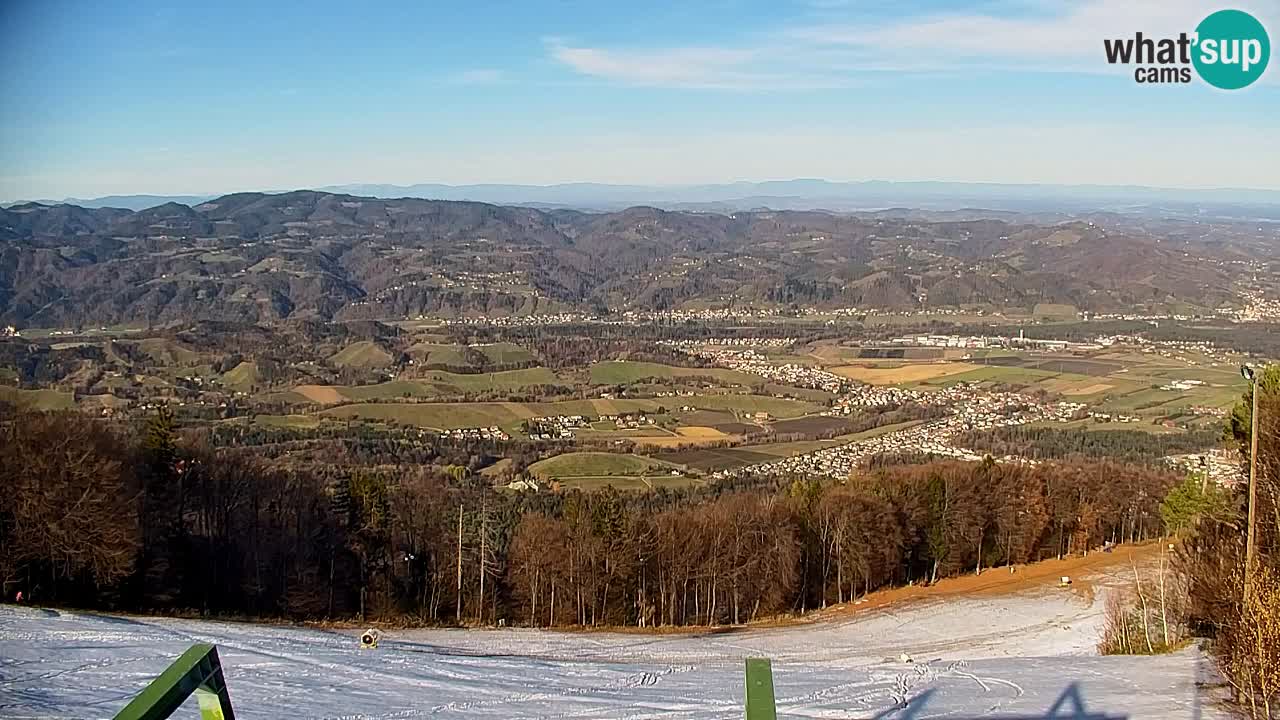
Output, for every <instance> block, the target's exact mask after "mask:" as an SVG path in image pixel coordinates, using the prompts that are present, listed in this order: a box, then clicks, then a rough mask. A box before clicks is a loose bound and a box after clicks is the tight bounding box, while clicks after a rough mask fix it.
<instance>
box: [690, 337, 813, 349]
mask: <svg viewBox="0 0 1280 720" xmlns="http://www.w3.org/2000/svg"><path fill="white" fill-rule="evenodd" d="M669 344H675V343H669ZM679 344H683V345H686V346H694V345H720V346H724V347H748V348H757V347H771V348H789V347H791V346H792V345H795V344H796V339H795V338H793V337H780V338H766V337H725V338H707V339H705V340H697V341H692V340H683V341H680V343H679Z"/></svg>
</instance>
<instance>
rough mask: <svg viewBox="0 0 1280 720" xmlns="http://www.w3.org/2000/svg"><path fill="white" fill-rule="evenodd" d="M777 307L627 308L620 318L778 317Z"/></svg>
mask: <svg viewBox="0 0 1280 720" xmlns="http://www.w3.org/2000/svg"><path fill="white" fill-rule="evenodd" d="M781 314H782V312H781V311H780V310H778V309H777V308H750V307H734V308H703V309H701V310H661V311H657V312H655V311H652V310H627V311H625V312H623V313H622V319H623V320H624V321H628V322H685V321H688V320H695V321H696V320H741V319H744V318H746V319H749V318H768V317H778V316H779V315H781Z"/></svg>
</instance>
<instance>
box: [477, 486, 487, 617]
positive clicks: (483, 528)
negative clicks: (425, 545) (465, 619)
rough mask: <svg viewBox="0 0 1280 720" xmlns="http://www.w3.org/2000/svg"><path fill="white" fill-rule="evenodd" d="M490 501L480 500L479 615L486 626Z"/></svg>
mask: <svg viewBox="0 0 1280 720" xmlns="http://www.w3.org/2000/svg"><path fill="white" fill-rule="evenodd" d="M488 512H489V510H488V501H487V499H486V498H484V497H483V496H481V499H480V611H479V613H478V615H479V620H480V624H481V625H483V624H484V566H485V560H486V555H485V550H486V549H487V543H486V542H485V540H486V539H487V538H486V536H488V534H489V517H488Z"/></svg>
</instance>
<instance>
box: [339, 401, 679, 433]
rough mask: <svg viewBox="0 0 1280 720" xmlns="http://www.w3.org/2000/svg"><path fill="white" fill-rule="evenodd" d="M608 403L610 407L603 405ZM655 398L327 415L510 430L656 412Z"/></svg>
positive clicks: (365, 408)
mask: <svg viewBox="0 0 1280 720" xmlns="http://www.w3.org/2000/svg"><path fill="white" fill-rule="evenodd" d="M597 403H599V404H600V405H605V404H606V403H607V407H608V410H602V409H600V405H597ZM657 407H658V404H657V403H655V402H654V401H652V400H610V401H593V400H566V401H562V402H539V403H509V402H473V403H355V404H351V405H344V406H342V407H336V408H329V409H328V410H324V411H323V412H322V414H323V415H327V416H329V417H335V418H341V419H348V418H351V419H358V420H378V421H383V422H387V421H390V422H399V423H404V424H408V425H417V426H419V427H426V428H435V429H437V430H450V429H455V428H467V427H488V426H491V425H497V426H499V427H502V428H504V429H507V430H508V431H510V430H511V429H514V428H515V427H516V426H518V425H519V424H520V422H521V421H522V420H526V419H528V418H531V417H538V416H546V415H584V416H589V417H594V416H597V415H600V414H616V413H618V412H636V411H644V412H654V411H655V410H656V409H657Z"/></svg>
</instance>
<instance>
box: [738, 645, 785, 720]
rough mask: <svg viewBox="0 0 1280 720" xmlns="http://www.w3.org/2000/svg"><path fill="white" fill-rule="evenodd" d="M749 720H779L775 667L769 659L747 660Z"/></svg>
mask: <svg viewBox="0 0 1280 720" xmlns="http://www.w3.org/2000/svg"><path fill="white" fill-rule="evenodd" d="M746 685H747V720H777V717H778V711H777V709H776V708H775V706H774V701H773V666H772V665H771V664H770V662H769V659H768V658H747V681H746Z"/></svg>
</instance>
